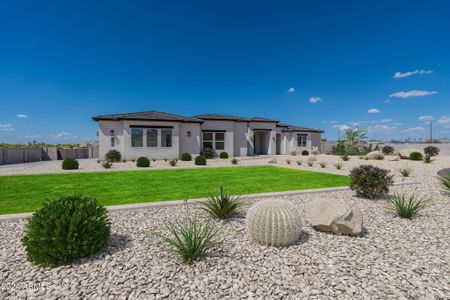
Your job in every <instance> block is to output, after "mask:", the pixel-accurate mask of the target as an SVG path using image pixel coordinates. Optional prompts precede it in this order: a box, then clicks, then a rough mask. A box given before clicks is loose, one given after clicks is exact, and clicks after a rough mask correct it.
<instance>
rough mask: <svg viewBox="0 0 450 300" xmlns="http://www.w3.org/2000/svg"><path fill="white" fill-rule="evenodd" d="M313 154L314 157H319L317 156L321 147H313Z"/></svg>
mask: <svg viewBox="0 0 450 300" xmlns="http://www.w3.org/2000/svg"><path fill="white" fill-rule="evenodd" d="M311 154H312V155H317V154H319V147H317V146H313V147H312V149H311Z"/></svg>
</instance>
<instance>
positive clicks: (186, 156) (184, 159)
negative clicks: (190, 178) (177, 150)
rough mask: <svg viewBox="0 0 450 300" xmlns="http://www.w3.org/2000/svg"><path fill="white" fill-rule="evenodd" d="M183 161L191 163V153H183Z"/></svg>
mask: <svg viewBox="0 0 450 300" xmlns="http://www.w3.org/2000/svg"><path fill="white" fill-rule="evenodd" d="M181 160H182V161H191V160H192V155H191V154H190V153H183V154H181Z"/></svg>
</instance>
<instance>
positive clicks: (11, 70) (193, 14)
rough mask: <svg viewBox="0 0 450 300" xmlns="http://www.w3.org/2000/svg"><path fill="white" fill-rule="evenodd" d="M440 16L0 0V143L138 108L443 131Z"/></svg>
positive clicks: (84, 126) (272, 5)
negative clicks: (431, 125) (431, 127)
mask: <svg viewBox="0 0 450 300" xmlns="http://www.w3.org/2000/svg"><path fill="white" fill-rule="evenodd" d="M449 12H450V1H331V0H330V1H202V2H197V1H17V0H14V1H5V0H3V1H1V2H0V41H1V44H0V103H1V109H0V142H27V141H29V140H33V139H36V140H38V141H46V142H82V141H84V140H92V139H95V138H96V123H95V122H93V121H92V120H91V119H90V117H91V116H93V115H96V114H108V113H121V112H133V111H143V110H161V111H167V112H173V113H180V114H185V115H194V114H200V113H208V112H217V113H228V114H237V115H242V116H265V117H271V118H277V119H280V120H282V121H284V122H287V123H292V124H297V125H302V126H308V127H317V128H322V129H324V130H326V133H325V137H327V138H329V139H335V138H336V136H337V127H339V126H355V125H357V124H359V125H360V126H362V127H364V128H367V129H368V130H369V137H370V138H405V137H413V138H414V137H426V136H427V130H426V126H425V125H426V124H425V125H424V122H422V121H421V120H426V119H428V118H427V117H424V118H421V120H419V118H420V117H421V116H422V117H423V116H431V117H433V118H434V124H435V132H434V133H435V136H441V137H449V136H450V15H449ZM397 72H400V73H399V74H397V76H396V77H398V78H395V76H394V74H396V73H397ZM408 72H410V73H408ZM291 88H292V89H291ZM293 90H295V91H293ZM402 92H403V93H402ZM312 102H314V103H312ZM369 109H372V110H371V112H373V113H369Z"/></svg>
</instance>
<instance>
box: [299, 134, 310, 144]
mask: <svg viewBox="0 0 450 300" xmlns="http://www.w3.org/2000/svg"><path fill="white" fill-rule="evenodd" d="M307 140H308V135H307V134H297V147H306V141H307Z"/></svg>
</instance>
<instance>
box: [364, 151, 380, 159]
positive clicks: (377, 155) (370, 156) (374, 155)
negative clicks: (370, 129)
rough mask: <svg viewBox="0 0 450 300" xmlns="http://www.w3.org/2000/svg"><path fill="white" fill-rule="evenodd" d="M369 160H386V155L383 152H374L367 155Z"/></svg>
mask: <svg viewBox="0 0 450 300" xmlns="http://www.w3.org/2000/svg"><path fill="white" fill-rule="evenodd" d="M366 157H367V159H369V160H382V159H384V155H383V153H382V152H381V151H372V152H369V153H367V156H366Z"/></svg>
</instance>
